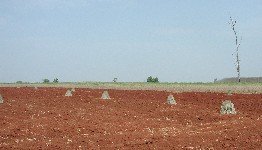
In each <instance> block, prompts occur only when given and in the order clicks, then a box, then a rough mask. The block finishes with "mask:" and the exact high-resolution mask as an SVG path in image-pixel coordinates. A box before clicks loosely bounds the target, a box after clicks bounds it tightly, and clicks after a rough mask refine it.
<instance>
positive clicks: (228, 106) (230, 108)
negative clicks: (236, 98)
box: [220, 100, 237, 114]
mask: <svg viewBox="0 0 262 150" xmlns="http://www.w3.org/2000/svg"><path fill="white" fill-rule="evenodd" d="M220 113H221V114H236V113H237V112H236V110H235V108H234V104H233V103H232V102H231V101H230V100H225V101H223V102H222V105H221V109H220Z"/></svg>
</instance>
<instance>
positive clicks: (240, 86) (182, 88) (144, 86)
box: [0, 82, 262, 94]
mask: <svg viewBox="0 0 262 150" xmlns="http://www.w3.org/2000/svg"><path fill="white" fill-rule="evenodd" d="M0 87H64V88H93V89H122V90H160V91H172V92H223V93H248V94H250V93H262V83H147V82H116V83H115V82H63V83H47V84H44V83H22V84H17V83H2V84H0Z"/></svg>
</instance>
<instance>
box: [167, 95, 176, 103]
mask: <svg viewBox="0 0 262 150" xmlns="http://www.w3.org/2000/svg"><path fill="white" fill-rule="evenodd" d="M167 103H168V104H172V105H176V104H177V103H176V100H175V98H174V96H173V95H172V94H170V95H169V96H168V97H167Z"/></svg>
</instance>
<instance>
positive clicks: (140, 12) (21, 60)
mask: <svg viewBox="0 0 262 150" xmlns="http://www.w3.org/2000/svg"><path fill="white" fill-rule="evenodd" d="M230 16H231V17H232V18H233V19H234V20H236V21H237V23H236V26H235V28H236V31H237V34H238V37H239V38H240V37H242V41H241V45H240V47H239V56H240V60H241V61H240V71H241V76H242V77H258V76H262V1H261V0H241V1H236V0H0V57H1V59H0V60H1V63H0V82H16V81H23V82H42V81H43V79H49V80H50V81H53V79H54V78H58V79H59V81H60V82H84V81H101V82H111V81H112V80H113V79H114V78H118V81H119V82H144V81H146V79H147V77H148V76H153V77H158V78H159V81H160V82H213V80H214V79H215V78H217V79H222V78H225V77H237V71H236V67H235V65H234V62H235V58H233V56H232V53H234V51H235V49H236V48H235V43H234V42H235V36H234V33H233V30H232V29H231V27H230V25H229V24H228V22H229V18H230Z"/></svg>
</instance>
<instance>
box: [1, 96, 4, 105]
mask: <svg viewBox="0 0 262 150" xmlns="http://www.w3.org/2000/svg"><path fill="white" fill-rule="evenodd" d="M2 103H4V99H3V97H2V95H1V94H0V104H2Z"/></svg>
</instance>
